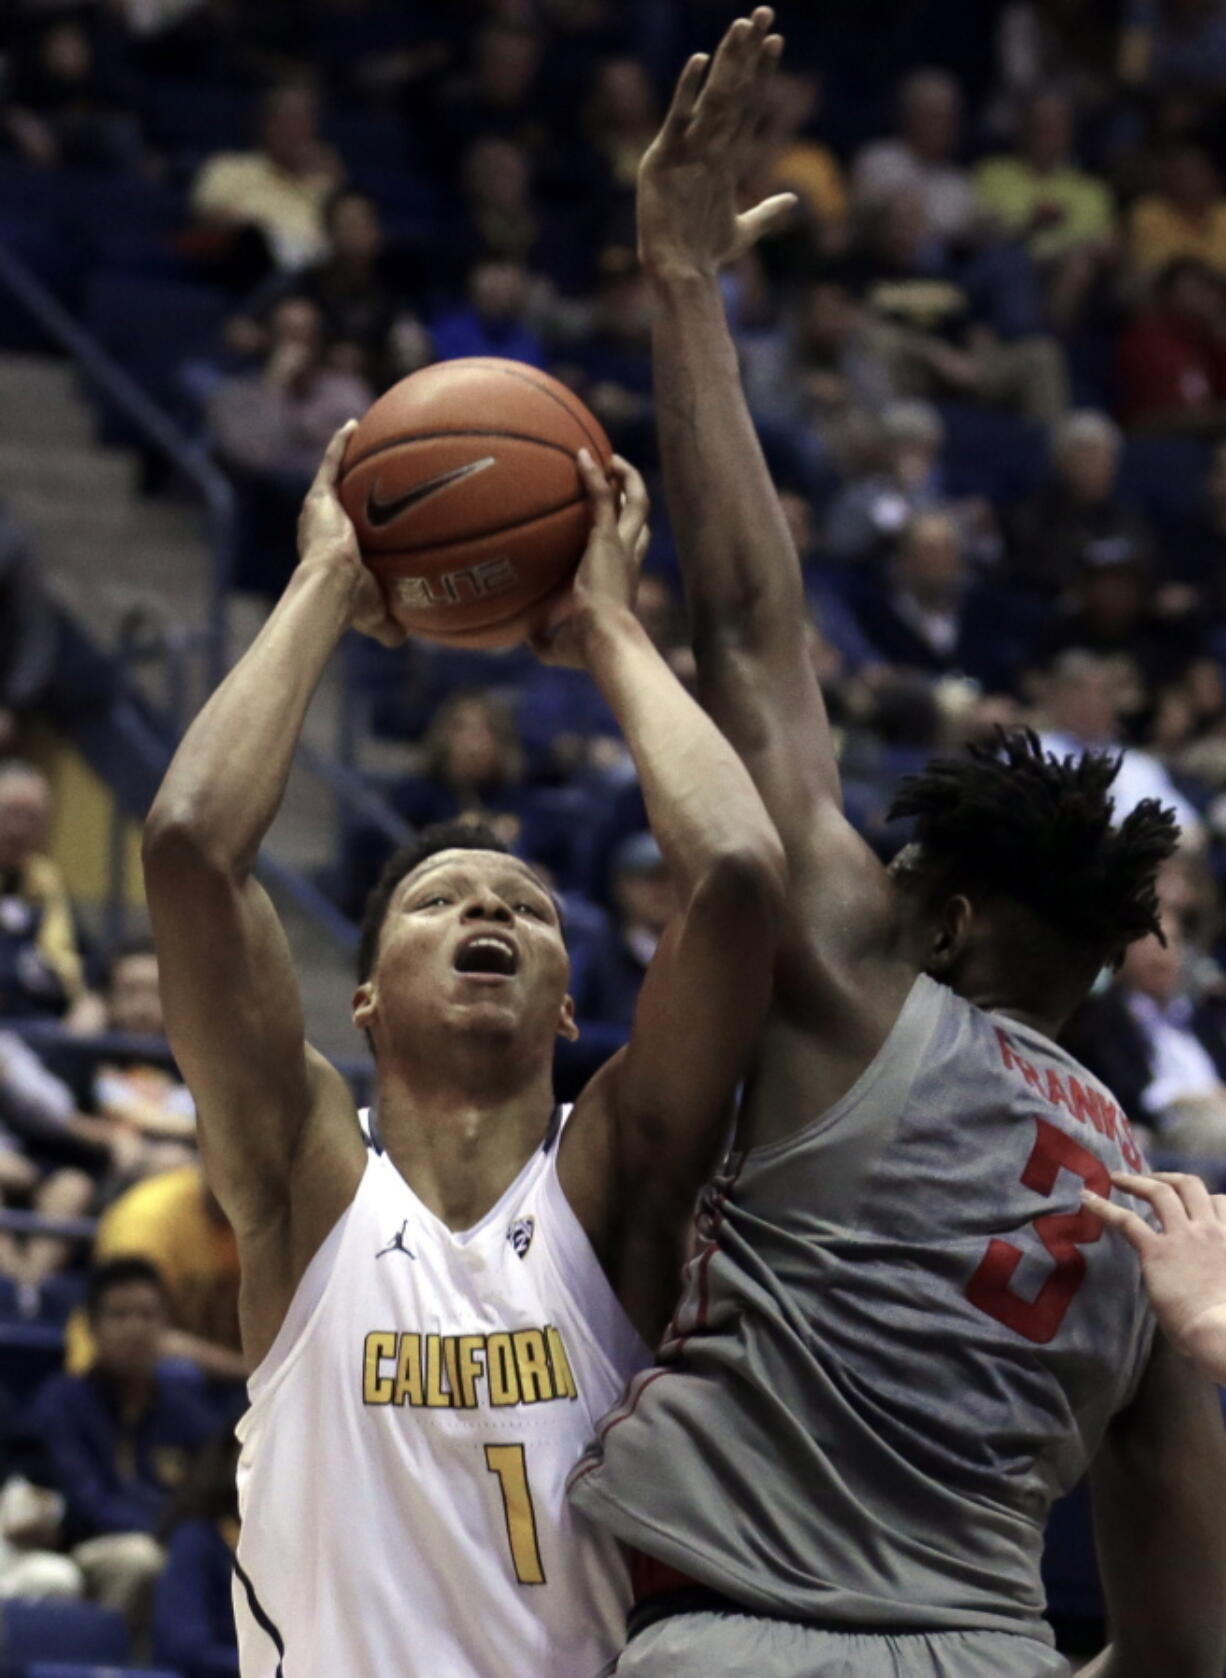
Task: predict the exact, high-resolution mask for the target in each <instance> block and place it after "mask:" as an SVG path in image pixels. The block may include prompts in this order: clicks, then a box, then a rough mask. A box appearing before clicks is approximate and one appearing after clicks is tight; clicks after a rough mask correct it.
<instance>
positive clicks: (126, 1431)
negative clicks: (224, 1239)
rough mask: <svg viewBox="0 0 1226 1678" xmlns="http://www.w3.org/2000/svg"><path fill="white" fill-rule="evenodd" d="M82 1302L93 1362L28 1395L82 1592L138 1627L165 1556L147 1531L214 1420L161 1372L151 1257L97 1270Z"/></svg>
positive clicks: (190, 1392) (158, 1305)
mask: <svg viewBox="0 0 1226 1678" xmlns="http://www.w3.org/2000/svg"><path fill="white" fill-rule="evenodd" d="M87 1303H88V1311H89V1319H90V1327H91V1329H92V1331H93V1336H94V1342H95V1347H96V1352H95V1357H94V1362H93V1365H92V1367H91V1368H90V1369H89V1371H88V1373H86V1374H85V1375H57V1376H54V1377H53V1378H52V1379H51V1380H50V1381H49V1382H48V1383H47V1385H46V1386H45V1387H44V1388H43V1389H42V1391H41V1393H40V1394H39V1395H38V1397H37V1399H36V1400H35V1405H34V1422H35V1426H36V1428H37V1431H38V1434H39V1437H40V1439H41V1441H42V1445H43V1449H44V1451H45V1453H46V1458H47V1464H48V1467H49V1470H50V1477H51V1482H52V1483H53V1484H54V1485H55V1486H56V1487H58V1489H59V1490H60V1491H61V1492H62V1493H63V1494H64V1497H65V1499H66V1500H67V1513H66V1516H65V1531H66V1536H67V1537H68V1540H69V1542H70V1543H73V1544H74V1545H75V1548H74V1550H73V1559H74V1560H75V1561H76V1562H77V1563H78V1564H79V1566H80V1567H81V1569H82V1571H83V1572H84V1574H85V1577H86V1581H87V1583H88V1586H89V1589H90V1594H91V1595H92V1596H94V1597H95V1598H96V1599H97V1600H99V1601H101V1602H102V1603H104V1604H105V1605H106V1606H108V1607H112V1608H118V1609H120V1610H122V1611H123V1612H124V1613H126V1614H127V1615H128V1617H129V1620H130V1621H131V1622H132V1623H133V1624H134V1625H136V1626H140V1625H141V1624H142V1622H143V1619H144V1617H145V1615H146V1614H147V1611H148V1592H149V1587H150V1585H151V1582H152V1580H153V1579H154V1578H155V1577H156V1576H157V1574H158V1573H159V1572H160V1571H161V1567H162V1561H163V1556H162V1549H161V1546H160V1544H158V1542H157V1540H156V1539H155V1537H154V1536H153V1535H154V1533H155V1531H156V1530H157V1528H158V1526H159V1524H160V1522H161V1521H162V1519H163V1517H164V1516H165V1514H166V1510H167V1506H168V1503H169V1500H170V1497H171V1495H172V1493H173V1492H174V1491H175V1489H176V1488H177V1486H178V1485H179V1484H180V1482H181V1481H182V1479H183V1477H184V1475H185V1474H186V1472H187V1468H188V1464H189V1462H190V1460H191V1458H192V1456H193V1454H194V1453H195V1452H196V1451H198V1450H199V1449H200V1447H201V1446H202V1445H203V1443H204V1441H205V1440H206V1439H207V1438H208V1437H209V1435H210V1434H211V1433H212V1432H213V1430H214V1427H215V1421H214V1418H213V1415H212V1412H211V1411H209V1410H208V1409H207V1408H206V1406H205V1404H204V1402H203V1400H202V1399H201V1397H200V1395H199V1389H198V1386H197V1384H196V1382H195V1381H194V1380H193V1379H191V1378H190V1377H187V1376H184V1375H178V1374H171V1373H168V1372H167V1371H165V1370H163V1369H160V1368H159V1367H158V1359H159V1353H160V1347H161V1342H162V1337H163V1334H164V1333H165V1330H166V1328H167V1326H168V1321H169V1316H168V1311H167V1301H166V1289H165V1286H164V1284H163V1282H162V1278H161V1276H160V1274H159V1273H158V1271H157V1269H156V1268H155V1267H154V1266H153V1265H152V1264H150V1263H149V1261H148V1260H147V1259H142V1258H135V1257H130V1258H116V1259H113V1260H111V1261H110V1262H109V1263H107V1264H103V1265H100V1266H99V1267H98V1268H97V1269H96V1270H95V1271H94V1273H93V1275H92V1276H91V1278H90V1284H89V1293H88V1299H87Z"/></svg>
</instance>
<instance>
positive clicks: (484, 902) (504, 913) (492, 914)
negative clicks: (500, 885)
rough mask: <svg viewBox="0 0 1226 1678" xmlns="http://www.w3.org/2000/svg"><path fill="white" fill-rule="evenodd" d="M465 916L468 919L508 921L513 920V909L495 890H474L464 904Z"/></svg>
mask: <svg viewBox="0 0 1226 1678" xmlns="http://www.w3.org/2000/svg"><path fill="white" fill-rule="evenodd" d="M463 918H464V919H465V920H466V921H507V922H510V920H511V918H512V917H511V911H510V909H508V907H507V905H506V904H505V903H504V902H503V901H502V899H501V897H499V895H498V893H497V892H495V891H479V892H474V894H473V896H472V897H471V898H470V899H469V900H468V902H467V903H466V904H465V905H464V914H463Z"/></svg>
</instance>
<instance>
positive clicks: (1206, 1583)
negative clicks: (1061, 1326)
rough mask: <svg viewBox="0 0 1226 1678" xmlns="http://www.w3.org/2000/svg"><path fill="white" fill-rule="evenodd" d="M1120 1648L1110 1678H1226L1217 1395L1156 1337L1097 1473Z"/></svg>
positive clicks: (1223, 1465)
mask: <svg viewBox="0 0 1226 1678" xmlns="http://www.w3.org/2000/svg"><path fill="white" fill-rule="evenodd" d="M1090 1486H1091V1492H1092V1495H1093V1504H1094V1527H1095V1536H1096V1540H1097V1546H1098V1556H1099V1566H1100V1571H1101V1573H1102V1579H1103V1588H1104V1591H1105V1594H1106V1598H1107V1612H1108V1621H1109V1625H1110V1630H1111V1636H1112V1644H1111V1648H1110V1650H1109V1652H1108V1653H1107V1654H1106V1655H1105V1656H1104V1657H1102V1663H1101V1665H1096V1666H1095V1667H1094V1668H1092V1670H1093V1671H1095V1672H1096V1674H1098V1673H1101V1675H1102V1678H1153V1675H1154V1674H1155V1673H1159V1672H1163V1673H1165V1672H1170V1673H1176V1672H1177V1673H1179V1675H1180V1678H1220V1675H1221V1672H1222V1667H1223V1663H1224V1662H1226V1593H1224V1592H1223V1590H1222V1580H1223V1578H1226V1432H1224V1430H1223V1427H1222V1413H1221V1407H1220V1404H1219V1401H1218V1395H1217V1391H1216V1389H1215V1388H1214V1387H1213V1386H1212V1385H1211V1384H1210V1383H1209V1382H1208V1381H1206V1380H1205V1379H1204V1377H1203V1376H1201V1375H1198V1374H1197V1372H1196V1371H1195V1369H1194V1368H1193V1367H1192V1365H1191V1364H1190V1363H1188V1362H1187V1361H1186V1360H1185V1359H1184V1358H1181V1357H1180V1356H1179V1354H1178V1353H1177V1352H1175V1351H1173V1350H1172V1349H1171V1347H1170V1346H1169V1345H1168V1344H1167V1342H1166V1341H1165V1340H1163V1339H1162V1338H1161V1337H1160V1336H1159V1337H1158V1338H1157V1339H1155V1342H1154V1350H1153V1353H1152V1355H1151V1357H1150V1361H1149V1366H1148V1368H1147V1370H1146V1372H1145V1375H1144V1376H1143V1378H1142V1381H1141V1385H1140V1388H1139V1390H1138V1392H1137V1395H1136V1397H1135V1399H1134V1400H1133V1402H1132V1404H1131V1405H1130V1406H1129V1407H1128V1409H1127V1410H1125V1411H1122V1412H1121V1413H1120V1415H1118V1416H1116V1417H1115V1419H1114V1420H1113V1422H1112V1423H1111V1426H1110V1428H1109V1429H1108V1432H1107V1436H1106V1439H1105V1440H1104V1442H1103V1445H1102V1448H1101V1449H1100V1451H1099V1453H1098V1456H1097V1457H1096V1458H1095V1460H1094V1463H1093V1465H1092V1467H1091V1470H1090Z"/></svg>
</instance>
